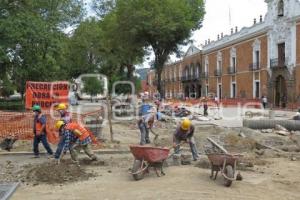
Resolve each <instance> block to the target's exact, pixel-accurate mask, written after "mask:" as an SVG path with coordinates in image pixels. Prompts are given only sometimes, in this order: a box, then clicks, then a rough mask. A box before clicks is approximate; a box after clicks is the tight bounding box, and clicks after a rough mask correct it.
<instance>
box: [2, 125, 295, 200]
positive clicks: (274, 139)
mask: <svg viewBox="0 0 300 200" xmlns="http://www.w3.org/2000/svg"><path fill="white" fill-rule="evenodd" d="M113 127H114V130H115V135H114V136H115V140H117V141H119V143H110V142H108V138H109V135H108V134H107V133H108V130H107V128H104V130H103V133H104V135H103V136H104V139H107V142H105V143H104V144H103V148H106V149H117V150H121V151H122V150H126V151H128V150H129V148H128V145H130V144H136V143H138V142H139V131H138V129H137V127H136V125H135V123H133V122H122V123H120V122H119V123H114V126H113ZM157 127H160V128H155V129H154V131H155V132H156V133H158V134H159V135H160V136H159V140H158V141H157V145H158V146H165V147H169V146H170V145H171V144H172V134H173V132H174V129H175V127H176V124H174V123H167V124H164V123H161V124H157ZM241 135H242V136H243V137H241ZM208 136H209V137H211V138H213V139H215V140H216V141H218V142H220V144H222V145H224V147H225V148H226V149H227V150H229V151H230V152H234V153H241V154H243V155H244V158H243V159H241V163H240V165H239V166H238V168H239V169H240V170H242V171H241V173H242V176H243V181H238V182H234V183H233V184H232V186H231V187H230V188H226V187H224V186H223V185H222V184H223V178H222V177H221V176H220V175H219V177H218V179H217V180H216V181H212V180H210V178H209V175H210V170H209V169H208V168H209V162H208V160H207V158H206V155H204V150H205V148H207V144H208V142H207V140H206V137H208ZM153 137H154V136H153V135H151V139H152V140H153ZM195 139H196V143H197V146H198V149H199V151H200V153H201V154H202V155H201V159H200V161H197V162H192V164H191V165H184V166H183V165H182V166H173V165H172V160H171V159H169V160H168V164H169V167H167V168H166V169H165V172H166V176H163V177H159V178H158V177H156V175H155V173H154V172H150V174H147V175H146V176H145V178H144V179H143V180H141V181H134V180H133V178H132V175H131V174H129V172H130V169H131V167H132V164H133V156H132V155H131V154H114V155H108V154H105V155H102V154H101V155H98V156H99V161H97V162H91V161H90V160H89V159H88V158H86V157H85V156H84V155H81V161H80V166H77V165H74V164H72V163H71V161H70V157H69V155H67V156H66V157H65V158H64V160H63V161H62V163H61V164H60V165H59V166H57V165H54V163H53V162H52V161H51V160H49V159H47V157H46V156H44V155H43V156H41V158H39V159H35V158H32V156H31V155H5V156H4V155H1V156H0V175H1V176H0V182H2V181H4V182H10V181H20V182H21V184H20V187H19V188H18V189H17V191H16V192H15V194H14V195H13V197H12V199H72V200H73V199H74V200H77V199H107V200H115V199H120V200H122V199H172V200H174V199H175V200H176V199H191V200H192V199H217V198H219V199H231V200H241V199H249V200H250V199H266V200H268V199H270V200H271V199H272V200H273V199H275V200H276V199H278V200H279V199H280V200H282V199H284V200H286V199H287V200H294V199H295V200H296V199H300V174H299V173H298V172H299V171H300V154H299V151H298V150H299V149H297V148H296V147H295V144H294V143H293V142H292V141H291V140H290V139H289V137H287V136H278V135H275V134H271V133H268V134H262V133H261V132H259V131H254V130H250V129H246V128H221V127H217V126H211V125H201V126H196V131H195ZM257 144H260V145H267V146H272V147H274V148H275V149H276V151H275V150H274V149H265V148H261V146H260V147H259V148H258V145H257ZM292 147H293V148H292ZM54 148H55V147H54ZM30 149H31V142H24V141H18V142H17V143H16V148H15V149H13V150H12V151H24V150H30ZM41 149H42V148H41ZM277 150H278V151H277ZM183 152H184V153H189V147H188V145H184V146H183ZM171 153H172V151H171Z"/></svg>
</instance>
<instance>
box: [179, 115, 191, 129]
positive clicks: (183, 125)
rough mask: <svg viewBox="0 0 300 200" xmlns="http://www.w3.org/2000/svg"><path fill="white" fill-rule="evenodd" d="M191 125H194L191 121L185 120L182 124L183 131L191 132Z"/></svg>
mask: <svg viewBox="0 0 300 200" xmlns="http://www.w3.org/2000/svg"><path fill="white" fill-rule="evenodd" d="M191 125H192V122H191V120H189V119H187V118H185V119H183V120H182V122H181V129H182V130H185V131H187V130H189V128H190V127H191Z"/></svg>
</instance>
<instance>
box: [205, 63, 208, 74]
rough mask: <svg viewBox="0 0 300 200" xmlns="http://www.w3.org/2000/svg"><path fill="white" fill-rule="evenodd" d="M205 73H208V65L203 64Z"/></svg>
mask: <svg viewBox="0 0 300 200" xmlns="http://www.w3.org/2000/svg"><path fill="white" fill-rule="evenodd" d="M205 72H206V73H207V72H208V63H206V64H205Z"/></svg>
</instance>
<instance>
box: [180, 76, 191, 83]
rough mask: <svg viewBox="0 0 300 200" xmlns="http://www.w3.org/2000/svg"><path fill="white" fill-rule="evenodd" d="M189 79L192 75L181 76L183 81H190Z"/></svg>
mask: <svg viewBox="0 0 300 200" xmlns="http://www.w3.org/2000/svg"><path fill="white" fill-rule="evenodd" d="M189 80H190V77H189V76H182V77H181V81H182V82H185V81H189Z"/></svg>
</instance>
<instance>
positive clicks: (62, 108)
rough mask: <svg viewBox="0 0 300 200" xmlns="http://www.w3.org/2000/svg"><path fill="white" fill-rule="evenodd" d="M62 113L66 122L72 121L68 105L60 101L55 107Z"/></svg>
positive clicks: (61, 115)
mask: <svg viewBox="0 0 300 200" xmlns="http://www.w3.org/2000/svg"><path fill="white" fill-rule="evenodd" d="M55 110H57V111H58V112H59V114H60V118H61V120H63V121H64V122H65V123H66V124H67V123H69V122H71V121H72V116H71V114H70V113H69V112H68V111H67V105H66V104H64V103H60V104H58V105H57V106H56V107H55Z"/></svg>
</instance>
